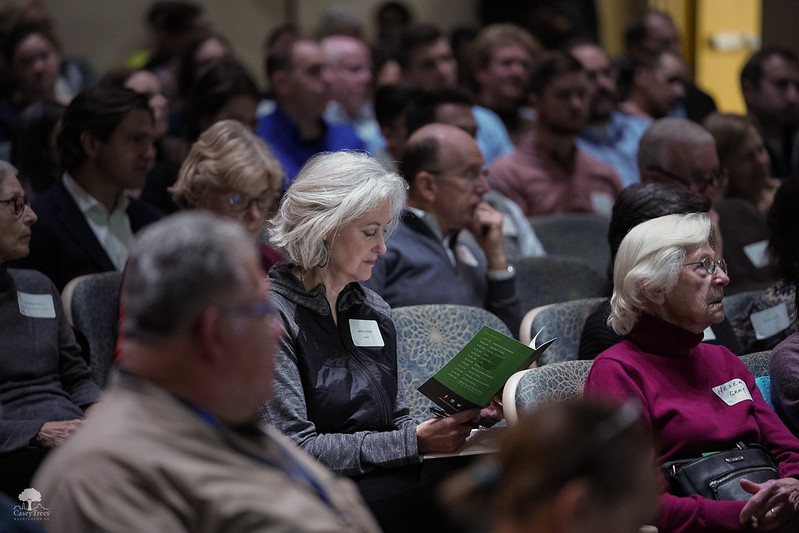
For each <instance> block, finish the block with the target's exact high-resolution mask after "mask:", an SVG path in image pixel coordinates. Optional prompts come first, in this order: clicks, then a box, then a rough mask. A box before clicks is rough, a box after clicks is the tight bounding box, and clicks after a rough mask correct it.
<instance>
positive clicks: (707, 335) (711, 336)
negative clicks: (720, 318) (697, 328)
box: [702, 326, 716, 342]
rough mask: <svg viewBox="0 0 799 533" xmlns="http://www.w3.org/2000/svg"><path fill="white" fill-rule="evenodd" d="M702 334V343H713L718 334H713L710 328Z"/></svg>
mask: <svg viewBox="0 0 799 533" xmlns="http://www.w3.org/2000/svg"><path fill="white" fill-rule="evenodd" d="M702 334H703V335H704V337H702V342H711V341H714V340H716V334H715V333H713V328H711V327H710V326H708V327H706V328H705V331H703V332H702Z"/></svg>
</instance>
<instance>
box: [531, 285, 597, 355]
mask: <svg viewBox="0 0 799 533" xmlns="http://www.w3.org/2000/svg"><path fill="white" fill-rule="evenodd" d="M604 299H605V298H603V297H597V298H581V299H579V300H571V301H569V302H561V303H556V304H550V305H546V306H544V307H538V308H536V309H533V310H531V311H528V313H527V314H528V315H529V316H525V318H524V320H523V321H522V331H521V332H520V333H519V339H520V340H521V341H522V342H524V343H525V344H527V343H529V342H530V340H531V339H532V335H535V333H536V332H537V331H539V330H540V329H541V328H544V331H543V332H542V333H541V335H542V338H543V339H551V338H552V337H557V338H558V340H556V341H555V342H554V343H552V346H550V347H549V348H548V349H547V351H545V352H544V353H543V354H541V357H539V358H538V366H541V365H545V364H548V363H556V362H558V361H568V360H572V359H577V355H578V352H579V348H580V334H581V333H582V331H583V324H585V319H586V318H588V315H590V314H591V312H592V311H593V310H594V308H596V307H597V306H598V305H599V304H600V303H602V301H603V300H604Z"/></svg>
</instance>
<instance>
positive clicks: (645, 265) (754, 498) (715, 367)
mask: <svg viewBox="0 0 799 533" xmlns="http://www.w3.org/2000/svg"><path fill="white" fill-rule="evenodd" d="M713 244H714V238H713V235H712V233H711V223H710V219H709V218H708V216H707V215H705V214H688V215H667V216H664V217H660V218H656V219H652V220H649V221H647V222H644V223H642V224H640V225H638V226H636V227H635V228H633V229H632V230H631V231H630V232H629V233H628V234H627V236H626V237H625V238H624V240H623V241H622V243H621V246H620V247H619V251H618V254H617V255H616V261H615V265H614V272H613V287H614V290H613V297H612V298H611V316H610V325H611V326H612V327H613V329H614V330H615V331H616V332H617V333H618V334H620V335H624V338H623V339H622V341H621V342H620V343H618V344H616V345H615V346H613V347H611V348H609V349H608V350H606V351H604V352H603V353H601V354H600V355H599V356H598V357H597V358H596V359H595V360H594V363H593V365H592V367H591V370H590V372H589V374H588V378H587V380H586V383H585V394H586V396H587V397H595V398H596V397H604V398H611V399H616V400H618V401H622V402H624V401H628V400H630V399H633V400H637V401H638V402H639V403H640V404H641V407H642V412H643V418H644V422H645V424H646V425H647V426H648V427H649V429H650V431H651V432H652V436H653V437H654V440H655V443H656V451H655V455H656V458H657V460H658V462H659V463H666V462H671V461H685V460H688V459H690V458H695V457H699V456H702V455H704V454H709V453H712V452H717V451H720V450H729V449H732V448H733V447H735V445H736V444H737V443H739V442H743V443H746V444H750V443H754V444H759V445H762V446H763V447H765V448H766V449H767V450H768V451H769V452H770V453H771V455H772V456H773V457H774V459H775V460H776V461H777V462H778V476H779V477H778V479H769V480H767V481H763V482H762V483H756V482H754V481H751V480H748V479H743V480H741V481H740V488H741V489H743V491H745V492H746V493H748V494H747V496H749V495H751V496H750V497H749V500H748V502H746V501H716V500H712V499H708V498H705V497H703V496H700V495H698V494H692V495H690V496H685V495H679V496H678V495H677V492H676V491H675V492H671V491H670V492H664V493H663V494H662V495H661V497H660V516H659V518H658V520H657V522H656V525H657V527H658V529H659V531H660V532H661V533H670V532H680V533H688V532H694V531H696V532H699V531H751V530H752V528H756V530H758V531H761V530H762V531H796V530H797V529H796V528H797V527H799V479H796V476H799V440H797V439H796V438H795V437H793V435H791V433H790V432H789V431H788V430H787V428H786V427H785V426H784V425H783V424H782V422H781V421H780V420H779V418H778V417H777V415H776V414H775V413H774V411H773V410H772V409H771V408H770V407H769V405H768V404H767V403H766V402H765V400H764V399H763V396H762V395H761V393H760V391H759V389H758V387H757V385H756V384H755V378H754V377H753V376H752V374H751V373H749V371H748V370H747V369H746V366H744V364H743V363H742V362H741V360H740V359H738V357H736V356H735V355H734V354H732V353H731V352H730V351H729V350H727V349H726V348H724V347H722V346H711V345H707V344H703V343H701V341H702V332H703V331H704V330H705V328H707V327H708V326H709V325H711V324H717V323H719V322H721V321H722V320H723V319H724V305H723V303H722V299H723V296H724V286H725V285H727V283H728V282H729V278H728V277H727V274H726V264H725V262H724V260H723V259H721V258H719V257H717V254H716V252H715V250H714V249H713ZM664 486H665V484H664ZM672 490H673V489H672Z"/></svg>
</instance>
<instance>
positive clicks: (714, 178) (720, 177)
mask: <svg viewBox="0 0 799 533" xmlns="http://www.w3.org/2000/svg"><path fill="white" fill-rule="evenodd" d="M646 168H647V170H650V171H652V172H657V173H658V174H662V175H664V176H666V177H667V178H671V179H673V180H674V181H676V182H677V183H680V184H681V185H683V186H685V187H687V188H688V189H691V188H692V187H695V188H696V190H697V191H699V192H702V191H704V190H706V189H707V188H708V187H710V186H713V187H715V188H716V189H720V188H724V187H726V186H727V184H728V183H729V181H730V173H729V171H728V170H727V169H726V168H721V169H717V170H714V171H713V172H711V173H710V175H709V176H705V177H704V178H700V179H693V180H688V179H685V178H682V177H680V176H678V175H677V174H673V173H671V172H669V171H668V170H666V169H665V168H662V167H659V166H657V165H650V166H648V167H646Z"/></svg>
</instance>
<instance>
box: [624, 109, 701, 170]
mask: <svg viewBox="0 0 799 533" xmlns="http://www.w3.org/2000/svg"><path fill="white" fill-rule="evenodd" d="M674 141H677V142H680V143H685V144H700V143H705V142H711V143H712V142H714V141H713V136H712V135H711V134H710V133H709V132H708V131H707V130H706V129H704V128H703V127H702V126H700V125H699V124H697V123H696V122H693V121H691V120H688V119H685V118H674V117H666V118H661V119H659V120H656V121H654V122H653V123H652V125H651V126H649V128H647V130H646V131H645V132H644V135H643V136H642V137H641V141H640V142H639V144H638V169H639V170H640V171H641V172H643V171H644V170H646V169H647V168H648V167H652V166H656V167H661V168H664V169H666V170H669V158H670V155H669V145H670V144H671V143H672V142H674Z"/></svg>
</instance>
